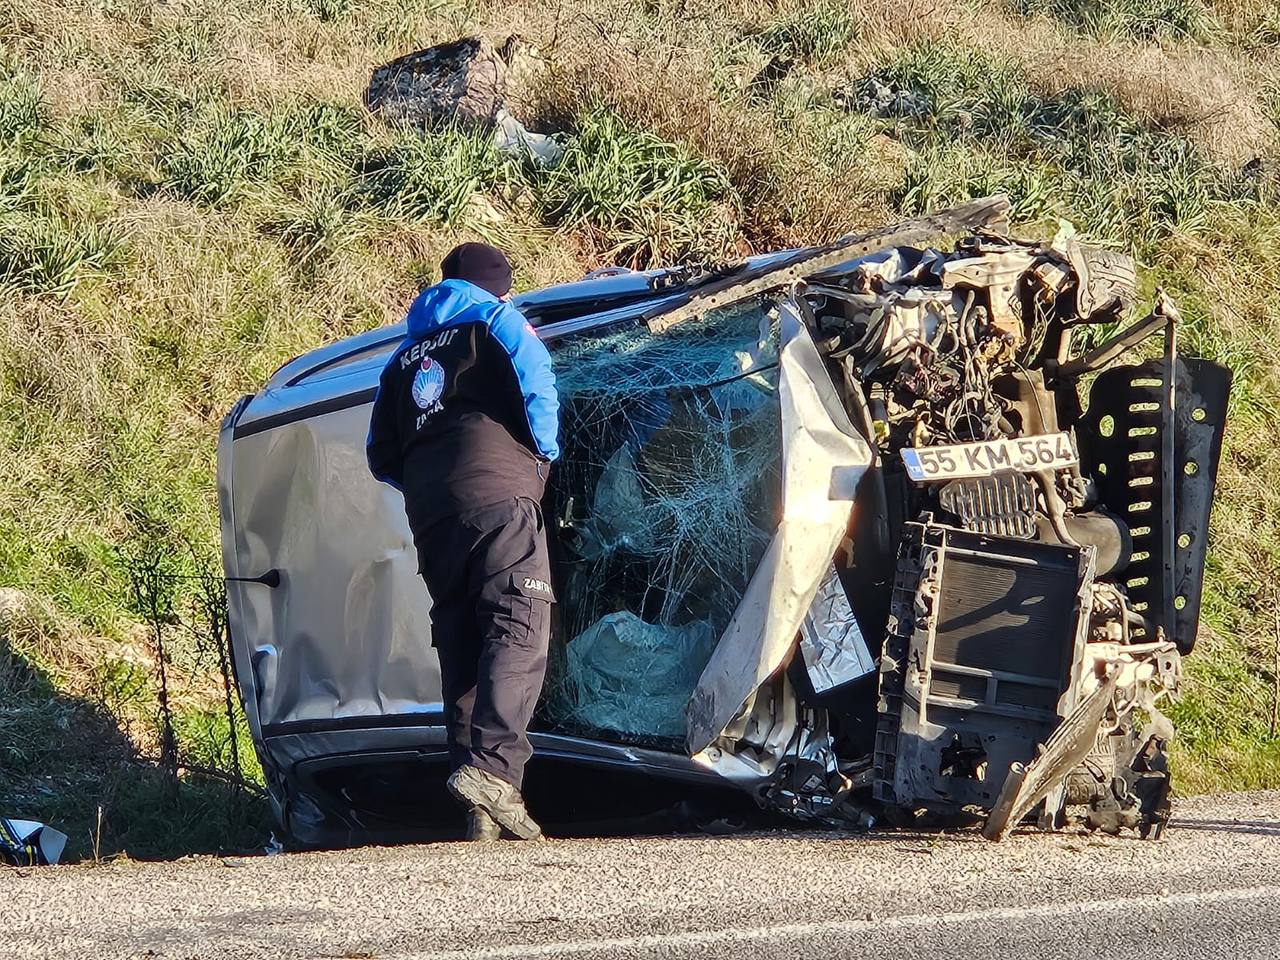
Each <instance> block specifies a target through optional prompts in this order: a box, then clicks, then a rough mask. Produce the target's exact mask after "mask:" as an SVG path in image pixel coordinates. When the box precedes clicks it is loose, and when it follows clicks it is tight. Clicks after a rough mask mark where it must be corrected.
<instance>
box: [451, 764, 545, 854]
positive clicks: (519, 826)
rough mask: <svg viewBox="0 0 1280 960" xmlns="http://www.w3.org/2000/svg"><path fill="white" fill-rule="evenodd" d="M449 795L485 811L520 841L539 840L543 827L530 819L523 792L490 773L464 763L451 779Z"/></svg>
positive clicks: (473, 807)
mask: <svg viewBox="0 0 1280 960" xmlns="http://www.w3.org/2000/svg"><path fill="white" fill-rule="evenodd" d="M447 786H448V787H449V792H450V793H452V794H453V795H454V797H456V798H457V799H458V800H459V801H460V802H461V803H463V804H464V805H465V806H467V807H468V808H471V809H479V810H483V811H484V812H485V813H487V814H488V815H489V816H490V817H492V818H493V819H494V820H496V821H497V822H498V825H499V826H500V827H502V829H503V830H506V831H507V832H508V833H510V834H511V835H512V836H514V837H516V838H518V839H520V840H537V839H538V838H539V837H541V836H542V828H541V827H540V826H538V824H537V823H535V822H534V819H533V817H531V816H529V811H528V810H526V809H525V806H524V798H523V797H522V796H520V791H519V790H517V789H516V788H515V787H514V786H512V785H511V784H509V783H507V781H505V780H503V779H502V778H501V777H495V776H494V775H493V774H492V773H489V772H488V771H487V770H481V769H480V768H479V767H473V766H472V765H471V764H469V763H467V764H463V765H462V766H461V767H459V768H458V769H457V770H455V771H453V773H452V774H451V775H450V776H449V780H448V781H447Z"/></svg>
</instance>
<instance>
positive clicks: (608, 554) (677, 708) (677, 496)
mask: <svg viewBox="0 0 1280 960" xmlns="http://www.w3.org/2000/svg"><path fill="white" fill-rule="evenodd" d="M776 357H777V335H776V330H775V329H774V328H773V327H772V325H771V323H770V319H769V316H768V314H767V311H766V309H765V308H764V307H762V306H760V305H754V304H752V305H740V306H738V307H735V308H732V309H726V310H721V311H716V312H713V313H711V314H708V315H707V316H706V317H705V318H704V319H701V320H698V321H696V322H691V323H687V324H683V325H681V327H680V328H679V329H678V330H675V331H671V332H670V333H667V334H663V335H655V334H652V333H650V332H648V331H647V330H644V329H627V330H622V331H614V332H610V333H605V334H601V335H595V336H588V337H582V338H579V339H575V340H573V341H570V342H568V343H565V344H563V345H562V346H560V347H559V348H558V350H557V352H556V357H555V363H556V375H557V378H558V383H559V389H560V397H561V417H562V421H561V423H562V425H561V437H562V445H563V451H564V452H563V455H562V459H561V461H560V464H559V465H558V468H557V471H556V475H555V478H554V481H553V490H552V492H551V499H550V510H549V512H548V515H549V517H550V518H551V521H550V522H551V523H552V525H553V531H552V532H553V534H554V536H555V540H556V542H557V547H556V548H555V549H556V553H557V558H556V559H557V574H558V578H559V587H560V603H559V617H560V624H559V627H560V629H559V631H558V642H557V643H556V644H555V649H554V650H553V654H552V674H551V676H552V679H551V682H550V684H549V690H548V695H547V697H546V698H545V703H544V713H545V716H546V719H547V720H549V721H550V722H552V723H553V724H554V725H555V726H557V727H558V728H561V729H565V730H569V731H573V732H591V733H598V734H604V735H609V734H612V735H615V736H621V737H624V738H630V739H635V738H638V739H639V740H641V741H649V740H655V739H656V740H664V741H665V740H671V741H674V740H678V739H681V738H683V736H684V733H685V721H684V716H683V709H684V705H685V704H686V703H687V702H688V700H689V694H690V692H691V691H692V689H693V687H694V684H695V683H696V682H697V679H698V676H699V675H700V674H701V672H702V669H703V667H704V666H705V665H706V662H707V659H708V658H709V657H710V655H711V651H712V649H713V647H714V646H715V643H716V640H717V639H718V638H719V636H720V634H721V632H722V631H723V630H724V628H725V626H726V625H727V624H728V622H729V618H730V616H731V614H732V613H733V611H734V608H735V607H736V606H737V605H738V602H739V600H741V598H742V594H743V591H744V590H745V588H746V585H747V581H748V580H749V579H750V577H751V574H752V572H753V571H754V570H755V568H756V566H757V564H758V563H759V560H760V557H761V556H762V554H763V553H764V550H765V547H766V546H767V545H768V543H769V539H770V537H771V536H772V535H773V531H774V529H775V527H776V526H777V513H778V498H779V492H778V491H779V485H778V464H779V457H780V451H781V444H780V442H779V424H778V402H777V371H776V367H777V359H776Z"/></svg>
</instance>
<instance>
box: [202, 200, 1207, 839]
mask: <svg viewBox="0 0 1280 960" xmlns="http://www.w3.org/2000/svg"><path fill="white" fill-rule="evenodd" d="M1006 211H1007V204H1006V203H1005V202H1004V201H1003V200H1002V199H1001V198H991V199H988V200H982V201H975V202H974V203H971V204H968V205H965V206H963V207H958V208H956V209H954V210H951V211H947V212H945V213H942V214H937V215H935V216H931V217H925V218H921V219H919V220H914V221H908V222H906V223H902V224H898V225H895V226H893V227H889V228H886V229H883V230H880V231H876V232H874V233H870V234H863V235H856V236H850V237H847V238H844V239H842V240H840V241H837V242H835V243H833V244H830V245H828V246H825V247H820V248H810V249H804V250H795V251H787V252H784V253H779V254H771V255H768V256H762V257H755V258H751V259H748V260H746V261H743V262H741V263H738V264H734V265H731V266H726V267H723V268H716V269H705V270H703V269H689V268H682V269H674V270H658V271H649V272H643V273H640V272H630V271H605V272H604V273H603V275H597V276H592V277H589V278H587V279H585V280H583V281H580V282H577V283H570V284H564V285H561V286H556V287H551V288H549V289H546V290H542V291H538V292H536V293H532V294H528V295H525V296H523V297H521V298H518V300H517V303H518V305H519V306H520V307H521V309H522V310H523V312H524V313H525V314H526V316H528V318H529V319H530V321H531V322H532V323H533V325H534V326H535V327H536V328H537V330H538V333H539V336H540V337H542V339H543V340H544V342H546V343H547V345H548V347H549V348H550V349H551V351H552V354H553V357H554V360H555V364H556V372H557V378H558V381H559V388H560V393H561V403H562V423H561V443H562V448H563V455H562V459H561V462H560V463H559V465H558V467H557V470H556V471H555V472H554V473H553V476H552V482H551V485H550V487H549V489H548V494H547V503H546V504H545V513H546V516H547V517H548V519H549V524H548V526H549V533H550V537H551V549H552V556H553V572H554V579H555V589H556V593H557V596H558V598H559V603H558V605H557V608H556V621H555V629H554V633H553V638H552V651H551V664H550V669H549V673H548V681H547V684H546V688H545V690H544V694H543V699H542V702H541V703H540V705H539V710H538V714H537V717H536V719H535V729H534V731H533V732H532V734H531V739H532V740H533V743H534V746H535V751H536V752H535V758H534V762H533V766H532V767H531V770H530V773H531V776H533V777H534V779H535V781H536V773H537V771H539V770H543V771H545V772H546V778H547V780H548V782H551V783H555V782H567V781H568V780H570V779H573V778H576V780H574V782H575V783H577V784H579V785H585V787H584V789H585V791H586V793H588V794H589V793H591V792H592V791H595V792H607V791H610V790H619V789H622V788H620V787H618V786H617V784H619V783H621V782H623V781H622V780H621V779H619V778H623V777H630V778H633V779H634V778H639V779H640V780H641V781H643V782H647V783H653V784H657V783H661V784H664V785H666V787H667V791H666V793H664V794H663V796H664V797H666V798H667V799H669V800H671V799H673V798H674V800H675V801H679V800H680V799H681V798H683V797H688V796H693V795H695V794H696V795H698V796H700V797H706V796H719V795H720V794H719V793H717V791H718V790H719V789H721V788H723V787H725V786H729V785H731V786H732V787H734V788H735V790H736V793H735V795H736V796H741V797H750V798H751V799H752V800H753V801H754V804H755V805H757V806H758V807H759V808H762V809H765V810H768V811H773V812H775V813H779V814H783V815H786V816H788V817H791V818H795V819H801V820H808V821H811V822H817V823H822V824H827V825H837V826H838V825H846V826H847V825H853V826H860V827H865V826H869V825H871V824H873V823H875V822H877V821H880V820H888V821H889V822H892V823H912V822H921V823H923V822H930V821H932V822H939V821H945V822H952V823H954V822H971V823H974V824H978V823H982V824H984V831H985V832H986V834H987V835H988V836H990V837H992V838H1000V837H1002V836H1004V835H1005V834H1006V833H1007V832H1008V831H1009V830H1010V829H1012V828H1013V827H1014V826H1015V825H1017V824H1019V823H1022V822H1025V821H1027V820H1029V819H1032V818H1034V820H1035V821H1036V822H1038V823H1039V825H1040V826H1042V827H1044V828H1054V827H1057V826H1061V825H1063V824H1065V823H1066V822H1068V820H1069V819H1070V818H1071V817H1079V818H1083V819H1084V820H1086V821H1087V823H1088V824H1089V825H1090V826H1092V827H1094V828H1098V829H1103V830H1108V831H1112V832H1115V831H1118V830H1120V829H1123V828H1132V829H1136V830H1138V831H1139V832H1140V833H1141V834H1142V835H1143V836H1158V835H1159V833H1160V832H1161V830H1162V829H1163V827H1164V824H1165V823H1166V822H1167V819H1168V815H1169V793H1170V787H1169V775H1168V769H1167V763H1166V754H1165V749H1166V745H1167V743H1168V741H1169V738H1170V737H1171V736H1172V732H1173V731H1172V728H1171V725H1170V724H1169V722H1168V721H1167V720H1166V719H1165V718H1164V717H1163V715H1162V714H1161V712H1160V709H1159V704H1160V702H1161V700H1162V699H1164V698H1166V697H1169V696H1172V695H1176V693H1177V689H1178V684H1179V679H1180V669H1181V657H1182V656H1183V655H1185V654H1187V653H1189V652H1190V651H1191V649H1192V647H1193V646H1194V643H1195V639H1196V632H1197V624H1198V619H1199V606H1200V590H1201V582H1202V577H1203V570H1204V561H1205V544H1206V534H1207V528H1208V521H1209V512H1210V506H1211V503H1212V498H1213V490H1214V483H1215V475H1216V471H1217V463H1218V458H1219V453H1220V449H1221V443H1222V436H1223V428H1224V421H1225V415H1226V408H1227V395H1228V391H1229V387H1230V375H1229V372H1228V371H1227V370H1226V369H1225V368H1224V367H1222V366H1220V365H1218V364H1215V363H1211V362H1209V361H1206V360H1200V359H1192V358H1188V357H1184V356H1182V355H1181V354H1180V353H1179V351H1178V348H1177V336H1178V324H1179V316H1178V312H1177V309H1176V307H1175V306H1174V304H1173V303H1172V302H1171V301H1170V300H1169V299H1168V298H1167V297H1165V296H1164V295H1163V294H1160V295H1158V297H1157V302H1156V305H1155V308H1154V310H1153V311H1152V312H1151V313H1150V314H1148V315H1147V316H1145V317H1143V318H1141V319H1137V320H1136V321H1135V320H1133V319H1132V317H1131V316H1130V313H1131V311H1132V310H1133V308H1134V305H1135V302H1136V299H1137V296H1136V276H1135V269H1134V265H1133V263H1132V262H1131V261H1130V260H1129V259H1128V258H1126V257H1124V256H1121V255H1119V254H1116V253H1114V252H1110V251H1106V250H1102V249H1097V248H1092V247H1089V246H1087V245H1085V244H1083V243H1080V242H1078V241H1077V240H1076V239H1075V238H1074V237H1073V236H1071V235H1070V232H1069V231H1066V230H1064V231H1063V232H1061V233H1060V234H1059V236H1058V237H1056V238H1054V240H1053V241H1051V242H1046V243H1037V242H1025V241H1021V240H1015V239H1011V238H1009V237H1008V236H1006V235H1005V233H1004V232H1002V231H1003V226H1004V224H1003V220H1004V216H1005V214H1006ZM403 336H404V331H403V329H400V328H391V329H388V330H380V331H375V332H372V333H369V334H365V335H362V336H359V337H355V338H352V339H350V340H346V341H342V342H340V343H336V344H332V345H330V346H327V347H324V348H321V349H319V350H316V351H314V352H312V353H310V354H307V355H305V356H303V357H301V358H299V359H297V360H294V361H293V362H291V363H289V364H287V365H286V366H285V367H283V368H282V369H281V370H280V371H278V372H277V373H276V374H275V376H274V377H273V378H272V379H271V381H270V383H268V384H267V386H266V387H265V388H264V389H263V390H262V391H261V392H260V393H258V394H257V395H255V396H253V397H246V398H245V399H244V400H242V401H241V402H240V403H239V404H237V405H236V407H235V408H234V409H233V410H232V411H231V413H230V414H229V415H228V417H227V418H226V421H225V423H224V426H223V430H222V434H221V437H220V442H219V458H218V474H219V492H220V503H221V522H222V536H223V557H224V563H225V567H226V575H227V579H228V590H229V600H230V611H231V618H230V621H231V632H232V639H233V647H234V661H235V665H236V670H237V677H238V683H239V688H240V693H241V697H242V700H243V704H244V708H245V713H246V715H247V717H248V722H249V727H250V730H251V731H252V734H253V737H254V741H255V744H256V746H257V750H258V754H259V757H260V759H261V761H262V765H263V769H264V772H265V774H266V778H267V783H268V786H269V792H270V795H271V798H272V801H273V804H274V807H275V811H276V813H277V816H278V817H279V819H280V822H281V824H282V826H283V828H284V830H285V831H286V833H287V834H288V835H289V836H290V837H292V838H293V839H294V840H295V841H296V842H297V843H299V844H303V845H332V844H341V843H351V842H364V841H371V840H386V839H397V838H404V837H413V836H421V835H423V831H424V830H430V829H431V828H432V826H433V824H438V823H439V822H440V820H441V818H445V817H447V816H449V815H450V814H448V813H447V812H446V811H448V805H447V803H445V802H444V800H443V791H442V790H441V789H440V784H441V782H442V780H443V776H442V774H443V765H444V763H445V762H446V754H445V748H444V742H445V735H444V730H443V727H442V707H441V704H440V687H439V671H438V666H437V663H436V660H435V656H434V654H433V652H432V650H431V648H430V620H429V616H428V611H429V608H430V600H429V598H428V597H427V594H426V591H425V589H424V588H423V586H422V583H421V581H420V580H419V579H418V577H417V572H416V562H415V558H416V554H415V551H414V549H413V545H412V542H411V538H410V534H409V530H408V526H407V523H406V521H405V518H404V512H403V509H402V506H401V503H400V501H399V496H400V495H399V494H398V493H397V492H396V491H394V490H392V489H391V488H389V487H387V486H385V485H382V484H378V483H376V482H375V481H374V480H373V478H372V477H371V476H370V475H369V473H368V470H367V467H366V464H365V459H364V438H365V433H366V430H367V427H368V419H369V409H370V404H371V402H372V399H373V393H374V389H375V386H376V384H377V380H378V374H379V372H380V370H381V367H382V364H383V362H384V361H385V358H386V357H387V355H388V354H389V353H390V352H391V351H393V350H394V349H395V347H396V346H397V344H398V343H399V342H400V341H401V339H402V338H403ZM1128 358H1132V362H1124V363H1122V362H1120V361H1121V360H1122V359H1128ZM581 793H582V791H581V790H579V791H575V794H577V795H580V794H581ZM537 799H538V798H537V787H536V786H535V787H534V788H533V791H532V793H531V802H532V804H533V805H534V809H535V812H536V811H537ZM452 816H455V817H456V816H457V815H456V814H452ZM459 822H460V821H459Z"/></svg>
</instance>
